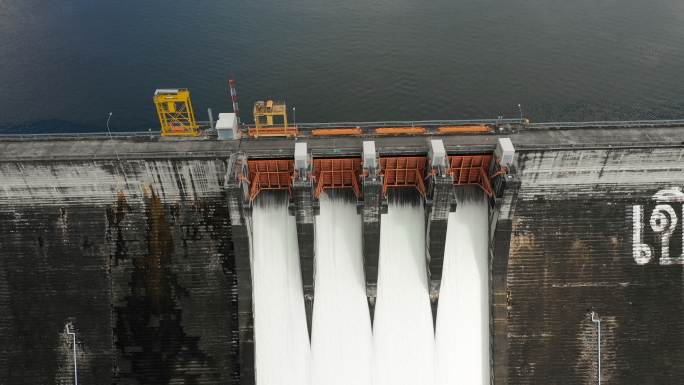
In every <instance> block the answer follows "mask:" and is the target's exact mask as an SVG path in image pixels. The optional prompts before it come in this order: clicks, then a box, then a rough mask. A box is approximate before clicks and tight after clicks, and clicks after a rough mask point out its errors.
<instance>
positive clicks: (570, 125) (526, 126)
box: [0, 119, 684, 140]
mask: <svg viewBox="0 0 684 385" xmlns="http://www.w3.org/2000/svg"><path fill="white" fill-rule="evenodd" d="M198 123H200V125H201V126H202V127H204V129H203V131H202V133H203V135H202V136H203V137H213V136H216V130H215V129H209V128H208V127H209V122H204V121H202V122H198ZM458 125H491V126H495V127H511V128H514V129H516V130H553V129H583V128H618V129H619V128H657V127H679V126H681V127H684V119H671V120H631V121H591V122H540V123H528V122H527V121H526V120H520V119H473V120H415V121H381V122H328V123H298V124H297V125H296V127H297V129H298V130H299V132H300V133H301V134H302V135H304V136H308V135H310V134H311V131H312V130H313V129H316V128H357V127H358V128H360V129H362V132H363V133H366V134H373V129H375V128H382V127H428V128H437V127H440V126H458ZM250 127H254V126H253V125H243V126H242V127H241V128H242V129H243V130H245V131H246V130H248V129H249V128H250ZM110 135H111V137H116V138H126V137H151V138H157V137H159V136H160V132H159V130H157V129H150V130H149V131H126V132H112V133H111V134H109V133H108V132H106V131H104V130H103V131H102V132H80V133H79V132H76V133H45V134H16V133H12V134H3V133H1V132H0V139H22V140H40V139H60V138H64V139H97V138H101V139H108V138H109V137H110Z"/></svg>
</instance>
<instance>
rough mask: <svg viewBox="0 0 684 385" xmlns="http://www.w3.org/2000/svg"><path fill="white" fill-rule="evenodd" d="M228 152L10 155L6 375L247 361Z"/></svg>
mask: <svg viewBox="0 0 684 385" xmlns="http://www.w3.org/2000/svg"><path fill="white" fill-rule="evenodd" d="M224 174H225V161H224V160H223V159H209V160H194V161H193V160H186V161H182V160H159V161H145V160H128V161H123V162H116V161H60V162H5V163H0V181H1V182H0V309H1V311H0V383H3V384H27V383H31V384H71V383H73V361H72V356H71V347H72V344H71V341H70V339H69V338H67V337H68V336H67V335H66V333H65V328H66V325H67V324H70V325H72V327H73V328H74V329H75V331H76V333H77V348H78V357H77V361H78V365H79V367H78V369H79V382H80V383H84V384H169V383H186V384H226V383H231V382H232V381H233V380H234V379H236V377H235V376H234V373H238V372H239V366H238V360H236V358H235V357H236V354H237V347H238V344H237V339H238V335H237V315H236V307H237V296H236V293H235V290H234V287H235V279H236V277H235V274H234V261H233V260H232V258H233V252H232V243H231V235H230V225H229V217H228V209H227V204H226V200H225V197H224V195H223V194H222V185H223V180H224Z"/></svg>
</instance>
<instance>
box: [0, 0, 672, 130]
mask: <svg viewBox="0 0 684 385" xmlns="http://www.w3.org/2000/svg"><path fill="white" fill-rule="evenodd" d="M682 67H684V2H682V1H681V0H653V1H643V0H620V1H602V2H597V1H593V0H577V1H552V0H513V1H509V0H478V1H465V0H457V1H453V0H436V1H432V2H427V3H426V2H423V1H416V0H392V1H390V0H373V1H361V0H347V1H337V2H336V1H328V0H324V1H319V0H292V1H287V2H277V1H273V0H254V1H234V0H233V1H230V0H207V1H202V2H166V1H161V0H149V1H142V2H141V1H131V0H123V1H114V0H101V1H88V0H68V1H53V2H45V1H40V0H3V1H0V69H1V70H0V89H1V90H2V92H3V97H2V98H0V130H2V131H4V132H7V130H8V129H10V128H13V129H15V130H23V131H24V132H26V131H29V130H36V131H42V132H46V131H47V132H55V131H74V130H81V131H94V130H97V131H99V130H104V129H105V125H104V124H105V120H106V117H107V114H108V112H110V111H111V112H113V116H112V121H111V127H112V129H113V130H147V128H152V129H153V130H157V123H156V116H155V113H154V109H153V105H152V94H153V92H154V90H155V89H156V88H162V87H187V88H189V89H190V90H191V91H192V95H193V101H194V104H195V110H196V112H197V115H198V116H199V118H201V119H206V108H207V107H212V108H213V110H214V111H215V113H216V112H220V111H230V109H231V108H230V101H229V98H228V94H227V86H226V80H227V78H228V76H229V74H230V73H232V74H233V75H234V76H235V78H236V79H237V81H238V93H239V99H240V103H241V106H242V112H243V119H245V120H247V121H250V120H251V116H249V115H250V109H251V104H252V103H253V102H254V101H255V100H257V99H261V98H282V99H286V101H287V102H288V104H289V105H290V106H296V107H297V120H299V121H308V122H315V121H354V120H357V121H358V120H387V119H392V120H399V119H412V120H418V119H433V118H435V119H446V118H453V119H457V118H482V117H487V118H489V117H496V116H498V115H504V116H506V117H515V116H518V114H519V111H518V108H517V105H518V104H521V105H522V109H523V113H524V114H525V115H527V116H529V117H531V118H532V119H533V120H535V121H544V120H546V121H548V120H595V119H637V118H638V119H652V118H672V117H679V118H681V117H683V116H684V103H683V102H682V98H681V95H682V92H684V77H682V76H681V68H682Z"/></svg>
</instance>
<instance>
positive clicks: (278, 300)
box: [252, 193, 311, 385]
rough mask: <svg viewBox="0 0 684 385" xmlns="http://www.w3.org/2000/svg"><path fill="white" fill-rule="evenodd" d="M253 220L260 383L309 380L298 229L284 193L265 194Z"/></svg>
mask: <svg viewBox="0 0 684 385" xmlns="http://www.w3.org/2000/svg"><path fill="white" fill-rule="evenodd" d="M252 226H253V233H254V237H253V249H252V271H253V280H254V282H253V286H254V339H255V349H256V352H255V366H256V377H257V384H259V385H272V384H277V385H308V384H310V374H309V371H310V357H311V356H310V348H309V336H308V333H307V330H306V315H305V312H304V297H303V295H302V277H301V272H300V269H299V253H298V249H297V230H296V226H295V219H294V217H292V216H290V215H289V214H288V212H287V201H286V200H285V199H283V196H273V195H268V194H265V193H264V194H261V195H260V197H259V199H258V201H257V203H256V205H255V207H254V209H253V213H252Z"/></svg>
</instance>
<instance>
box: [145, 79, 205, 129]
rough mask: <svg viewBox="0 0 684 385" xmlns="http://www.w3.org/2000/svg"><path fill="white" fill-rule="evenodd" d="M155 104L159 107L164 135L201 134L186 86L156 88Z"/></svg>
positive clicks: (158, 113)
mask: <svg viewBox="0 0 684 385" xmlns="http://www.w3.org/2000/svg"><path fill="white" fill-rule="evenodd" d="M154 105H155V106H156V107H157V115H159V123H160V124H161V135H162V136H199V134H200V131H199V125H198V124H197V121H195V113H194V112H193V110H192V102H191V100H190V91H188V90H187V89H186V88H179V89H160V90H156V91H155V92H154Z"/></svg>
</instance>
